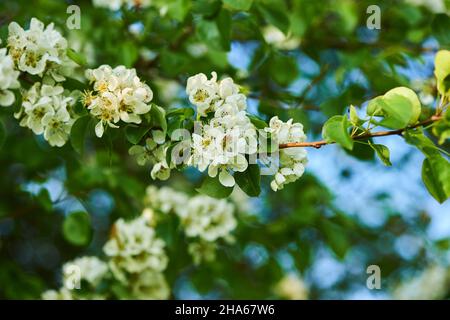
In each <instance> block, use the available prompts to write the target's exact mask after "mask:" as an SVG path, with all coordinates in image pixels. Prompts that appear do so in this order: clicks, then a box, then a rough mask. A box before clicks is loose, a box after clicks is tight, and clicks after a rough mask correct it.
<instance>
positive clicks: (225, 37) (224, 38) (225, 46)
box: [216, 10, 231, 51]
mask: <svg viewBox="0 0 450 320" xmlns="http://www.w3.org/2000/svg"><path fill="white" fill-rule="evenodd" d="M216 23H217V27H218V28H219V33H220V43H221V49H222V50H225V51H230V48H231V47H230V41H231V14H230V12H229V11H227V10H221V11H220V13H219V15H218V16H217V18H216Z"/></svg>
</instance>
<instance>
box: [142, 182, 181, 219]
mask: <svg viewBox="0 0 450 320" xmlns="http://www.w3.org/2000/svg"><path fill="white" fill-rule="evenodd" d="M188 200H189V198H188V196H187V195H186V194H184V193H182V192H178V191H175V190H174V189H172V188H170V187H161V188H157V187H155V186H148V187H147V190H146V195H145V199H144V204H145V205H146V206H148V207H151V208H153V209H156V210H159V211H161V212H162V213H170V212H175V213H176V212H179V211H180V210H181V208H182V207H183V206H185V205H186V203H187V202H188Z"/></svg>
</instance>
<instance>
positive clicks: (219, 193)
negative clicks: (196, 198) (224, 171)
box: [195, 176, 233, 199]
mask: <svg viewBox="0 0 450 320" xmlns="http://www.w3.org/2000/svg"><path fill="white" fill-rule="evenodd" d="M195 190H197V192H200V193H202V194H206V195H207V196H210V197H213V198H218V199H221V198H226V197H228V196H229V195H230V194H231V192H232V191H233V188H232V187H225V186H223V185H222V184H221V183H220V181H219V177H218V176H217V177H215V178H212V177H210V176H206V177H205V179H204V180H203V183H202V185H201V186H200V188H197V189H195Z"/></svg>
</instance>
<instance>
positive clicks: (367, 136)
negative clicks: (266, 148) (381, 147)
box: [279, 115, 442, 149]
mask: <svg viewBox="0 0 450 320" xmlns="http://www.w3.org/2000/svg"><path fill="white" fill-rule="evenodd" d="M441 119H442V116H436V115H435V116H432V117H431V118H429V119H427V120H424V121H422V122H419V123H417V124H415V125H412V126H409V127H406V128H402V129H397V130H389V131H379V132H369V133H365V134H362V135H360V136H355V137H352V138H353V140H366V139H370V138H374V137H384V136H392V135H399V134H402V133H403V132H404V131H406V130H408V129H414V128H417V127H423V126H427V125H429V124H431V123H433V122H436V121H439V120H441ZM333 143H334V142H327V141H325V140H320V141H312V142H291V143H282V144H280V145H279V148H280V149H285V148H294V147H303V148H304V147H312V148H316V149H319V148H320V147H322V146H324V145H327V144H333Z"/></svg>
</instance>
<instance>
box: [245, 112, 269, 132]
mask: <svg viewBox="0 0 450 320" xmlns="http://www.w3.org/2000/svg"><path fill="white" fill-rule="evenodd" d="M247 117H248V118H249V119H250V121H251V122H252V123H253V125H254V126H255V127H256V129H264V128H267V127H268V125H267V123H266V122H265V121H264V120H263V119H261V118H258V117H257V116H254V115H251V114H248V115H247Z"/></svg>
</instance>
